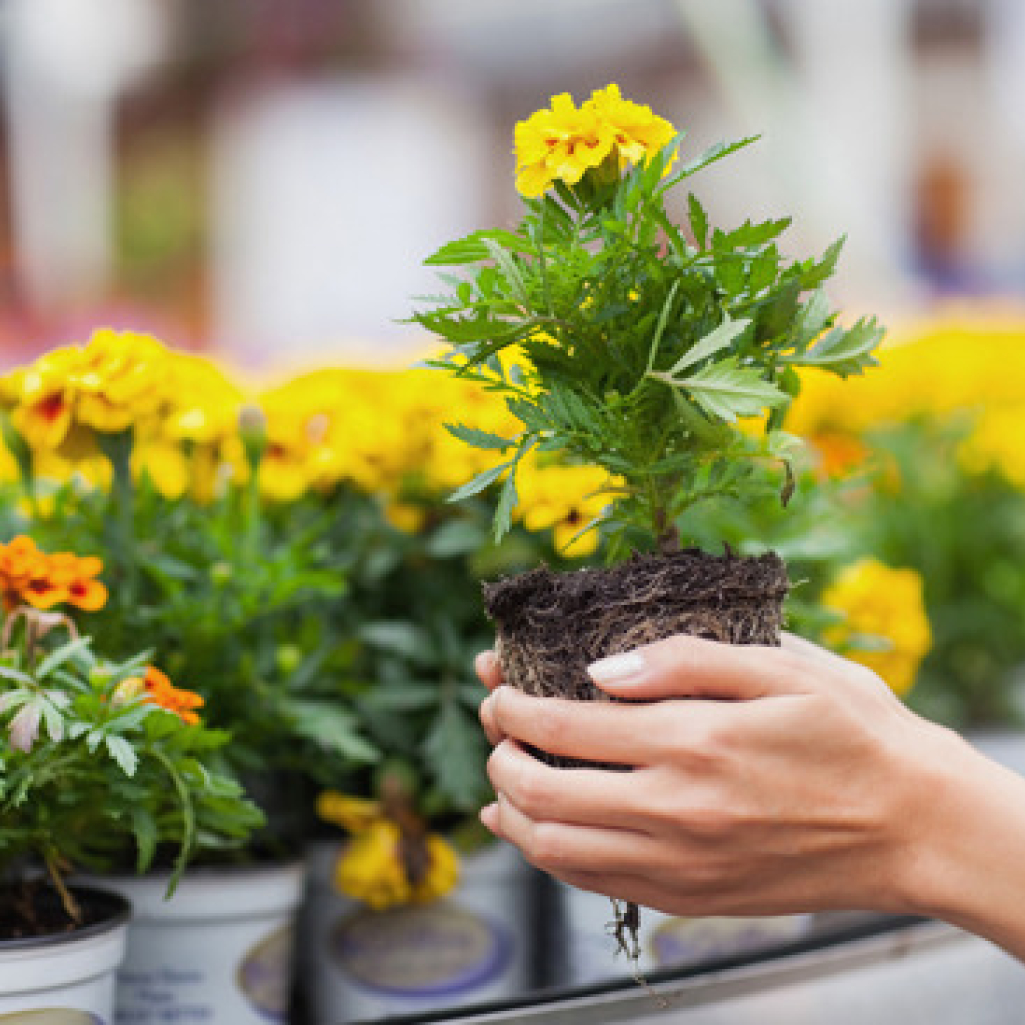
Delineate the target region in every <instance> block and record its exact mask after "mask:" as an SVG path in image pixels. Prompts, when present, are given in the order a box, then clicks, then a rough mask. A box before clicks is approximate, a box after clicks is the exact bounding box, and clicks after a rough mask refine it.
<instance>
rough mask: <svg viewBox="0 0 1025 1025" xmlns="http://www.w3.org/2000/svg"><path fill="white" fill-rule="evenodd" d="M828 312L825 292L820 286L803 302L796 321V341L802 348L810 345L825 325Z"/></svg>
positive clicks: (827, 320)
mask: <svg viewBox="0 0 1025 1025" xmlns="http://www.w3.org/2000/svg"><path fill="white" fill-rule="evenodd" d="M830 313H831V311H830V308H829V300H828V299H827V298H826V293H825V292H824V291H823V290H822V289H821V288H818V289H816V290H815V291H814V292H813V293H812V296H811V298H810V299H809V300H808V301H807V303H805V305H804V308H803V309H802V310H801V313H800V315H799V317H798V321H797V331H796V341H797V344H798V345H799V346H800V347H801V348H802V349H804V348H806V347H807V346H808V345H810V344H811V343H812V342H813V341H814V340H815V339H816V338H817V337H818V336H819V335H820V334H821V333H822V331H823V330H824V329H825V328H826V327H827V325H828V324H829V318H830Z"/></svg>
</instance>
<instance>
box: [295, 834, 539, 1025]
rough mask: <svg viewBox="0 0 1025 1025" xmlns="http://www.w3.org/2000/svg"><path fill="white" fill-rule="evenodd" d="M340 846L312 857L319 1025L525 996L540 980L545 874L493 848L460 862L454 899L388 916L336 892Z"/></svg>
mask: <svg viewBox="0 0 1025 1025" xmlns="http://www.w3.org/2000/svg"><path fill="white" fill-rule="evenodd" d="M339 850H340V846H339V845H338V844H337V843H333V842H328V843H321V844H316V845H314V846H313V847H312V848H311V851H310V859H309V860H310V873H309V880H310V882H309V893H308V897H307V904H306V910H305V911H304V915H303V921H304V926H303V928H302V931H301V935H302V937H303V938H302V939H301V940H300V942H299V948H300V951H301V952H302V957H303V959H304V961H305V963H304V965H303V969H302V970H303V978H304V979H305V987H304V988H305V991H306V995H307V999H308V1001H309V1012H310V1021H311V1022H312V1025H338V1023H339V1022H344V1021H357V1020H363V1019H365V1018H383V1017H386V1016H388V1015H400V1014H416V1013H420V1012H425V1011H428V1010H434V1009H441V1008H446V1007H460V1006H465V1005H467V1004H476V1003H481V1002H484V1001H490V1000H499V999H502V998H505V997H513V996H519V995H522V994H523V992H524V991H525V990H526V989H527V988H528V987H529V985H530V983H531V957H532V954H533V952H534V950H535V946H534V944H533V943H532V942H531V937H532V935H533V926H534V898H533V894H534V892H535V883H536V873H535V870H534V869H532V868H531V866H530V865H528V864H527V862H526V861H524V859H523V858H522V856H521V855H520V854H519V852H518V851H517V850H516V849H515V848H513V847H511V846H509V845H508V844H504V843H497V842H496V843H491V844H489V845H488V846H487V847H484V848H482V849H480V850H478V851H475V852H473V853H472V854H470V855H466V856H463V857H461V859H460V881H459V884H458V885H457V887H456V888H455V889H454V890H453V891H452V892H451V893H450V894H449V895H448V896H446V897H444V898H442V899H440V900H437V901H433V902H431V903H429V904H417V905H410V906H406V907H400V908H394V909H392V910H388V911H371V910H370V909H369V908H366V907H364V906H363V905H361V904H358V903H356V902H355V901H352V900H350V899H348V898H347V897H344V896H341V895H340V894H338V893H337V891H336V890H335V889H334V887H333V885H332V882H331V880H332V875H333V869H334V864H335V861H336V859H337V857H338V854H339Z"/></svg>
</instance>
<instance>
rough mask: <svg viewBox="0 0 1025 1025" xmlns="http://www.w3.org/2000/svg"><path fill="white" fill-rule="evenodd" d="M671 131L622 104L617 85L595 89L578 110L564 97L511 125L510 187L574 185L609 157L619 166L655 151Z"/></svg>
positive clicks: (529, 192) (639, 108) (528, 192)
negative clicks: (513, 173) (512, 182)
mask: <svg viewBox="0 0 1025 1025" xmlns="http://www.w3.org/2000/svg"><path fill="white" fill-rule="evenodd" d="M675 135H676V129H675V128H673V126H672V125H671V124H670V123H669V122H668V121H666V120H664V119H663V118H661V117H658V116H657V115H655V114H653V113H652V112H651V108H650V107H647V106H645V105H642V104H639V103H634V102H633V101H631V100H624V99H623V97H622V95H621V94H620V91H619V86H617V85H615V84H612V85H609V86H607V87H606V88H605V89H599V90H596V91H595V92H594V93H593V94H592V95H591V98H590V99H588V100H586V101H585V102H584V103H583V104H582V105H581V106H580V107H579V108H578V107H577V106H576V104H575V103H574V102H573V98H572V97H571V96H570V95H569V93H559V94H558V95H556V96H553V97H552V99H551V107H550V108H546V109H544V110H539V111H536V112H535V113H533V114H531V115H530V117H528V118H527V119H526V120H524V121H520V122H518V123H517V124H516V128H515V131H514V139H515V153H516V188H517V189H518V190H519V191H520V192H521V193H522V194H523V195H524V196H528V197H534V196H540V195H542V194H543V193H544V192H545V190H547V189H548V188H550V187H551V186H552V185H553V184H554V183H555V182H556V181H563V182H565V183H566V184H568V185H575V184H576V183H577V182H579V181H580V179H581V178H582V177H583V176H584V174H585V172H587V171H588V170H590V169H592V168H597V167H600V166H601V165H602V164H603V163H604V162H605V160H606V158H609V157H611V156H616V157H618V163H619V164H620V166H621V165H623V164H625V163H627V162H630V163H637V162H638V161H640V160H642V159H644V158H645V157H649V156H651V155H653V154H654V153H657V152H658V151H659V150H660V149H662V147H663V146H665V145H667V144H668V143H669V142H671V141H672V139H673V137H674V136H675Z"/></svg>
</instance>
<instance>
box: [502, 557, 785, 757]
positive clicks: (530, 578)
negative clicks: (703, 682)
mask: <svg viewBox="0 0 1025 1025" xmlns="http://www.w3.org/2000/svg"><path fill="white" fill-rule="evenodd" d="M788 587H789V583H788V580H787V573H786V565H785V564H784V562H783V560H782V559H781V558H780V557H779V556H778V555H776V554H774V553H771V552H770V553H768V554H765V555H759V556H738V555H734V554H733V553H731V552H727V553H726V554H724V555H711V554H709V553H707V552H702V551H700V550H698V549H696V548H688V549H684V550H682V551H679V552H673V553H669V554H664V555H638V556H635V557H634V558H632V559H630V560H629V561H627V562H624V563H622V564H620V565H618V566H613V567H611V568H608V569H580V570H576V571H574V572H570V573H553V572H552V571H551V570H550V569H548V567H547V566H541V567H539V568H537V569H534V570H531V571H530V572H528V573H523V574H520V575H519V576H515V577H508V578H506V579H503V580H499V581H497V582H495V583H490V584H485V585H484V589H483V590H484V603H485V606H486V608H487V611H488V614H489V615H490V616H491V618H492V619H493V620H494V622H495V626H496V634H497V638H496V650H497V653H498V657H499V660H500V662H501V665H502V673H503V676H504V678H505V681H506V682H507V683H509V684H510V685H512V686H514V687H519V688H520V689H521V690H524V691H526V692H527V693H528V694H536V695H540V696H548V697H552V696H554V697H565V698H572V699H576V700H582V701H594V700H608V697H607V695H605V694H604V693H603V692H602V691H601V690H599V689H598V688H597V687H596V686H595V685H594V684H593V683H592V682H591V679H590V677H589V676H588V675H587V666H588V665H590V663H592V662H594V661H596V660H597V659H600V658H604V657H606V656H608V655H615V654H619V653H620V652H624V651H629V650H630V649H632V648H636V647H638V646H639V645H642V644H649V643H651V642H652V641H658V640H662V639H663V638H666V637H670V636H672V635H673V634H677V633H683V634H689V635H691V636H695V637H706V638H710V639H712V640H716V641H722V642H726V643H730V644H765V645H778V644H779V633H780V628H781V625H782V618H783V613H782V604H783V599H784V597H785V596H786V593H787V590H788ZM542 757H544V758H545V760H546V761H550V762H551V763H552V764H556V765H563V766H572V765H579V764H580V763H579V762H574V761H571V760H569V759H564V758H558V757H552V756H545V755H544V754H543V753H542Z"/></svg>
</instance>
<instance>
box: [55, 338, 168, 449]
mask: <svg viewBox="0 0 1025 1025" xmlns="http://www.w3.org/2000/svg"><path fill="white" fill-rule="evenodd" d="M169 369H170V361H169V356H168V352H167V349H166V348H165V347H164V346H163V345H162V344H161V343H160V342H158V341H157V340H156V339H155V338H153V337H152V336H151V335H146V334H139V333H138V332H135V331H113V330H111V329H110V328H100V329H99V330H97V331H94V332H93V334H92V337H91V338H90V339H89V341H88V343H87V344H86V346H85V348H84V349H83V350H82V354H81V363H80V365H79V367H78V368H77V372H76V373H75V375H74V376H73V378H72V380H71V383H72V385H73V387H74V388H75V390H76V392H77V398H78V403H77V407H76V410H75V415H76V417H77V419H78V420H79V421H80V422H81V423H83V424H85V425H86V426H89V427H92V428H93V429H94V430H97V431H101V432H103V433H107V434H111V433H116V432H117V431H123V430H125V429H126V428H128V427H132V426H136V425H138V424H139V422H140V421H142V420H145V419H147V418H150V417H154V416H156V415H158V414H159V413H161V412H163V411H164V409H165V407H166V405H167V401H168V397H169V390H168V386H169V384H170V383H171V381H170V379H169Z"/></svg>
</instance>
